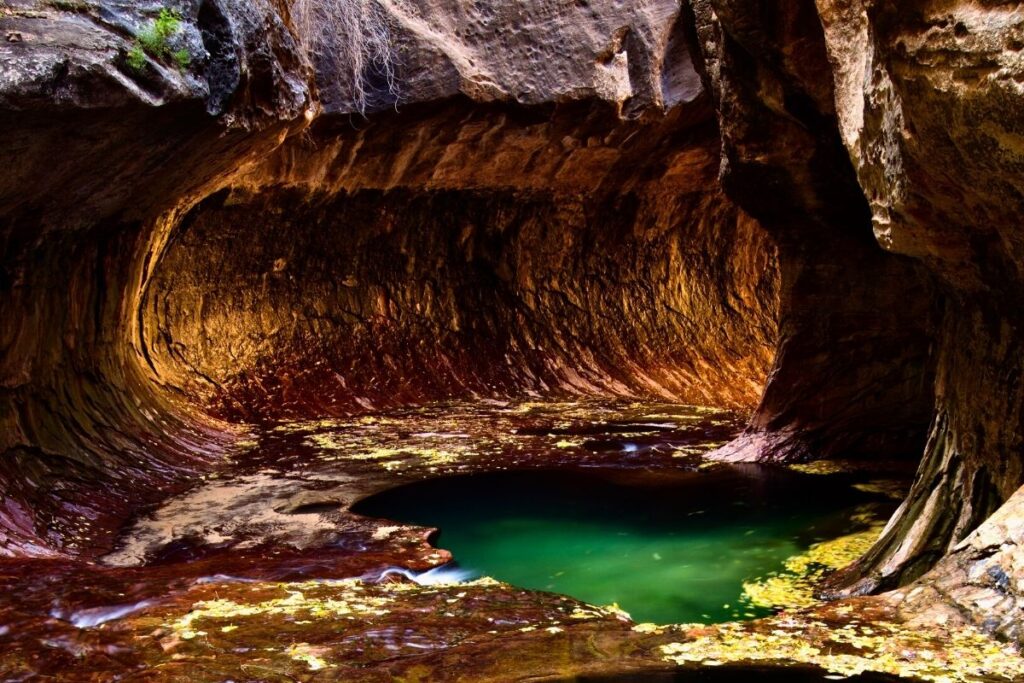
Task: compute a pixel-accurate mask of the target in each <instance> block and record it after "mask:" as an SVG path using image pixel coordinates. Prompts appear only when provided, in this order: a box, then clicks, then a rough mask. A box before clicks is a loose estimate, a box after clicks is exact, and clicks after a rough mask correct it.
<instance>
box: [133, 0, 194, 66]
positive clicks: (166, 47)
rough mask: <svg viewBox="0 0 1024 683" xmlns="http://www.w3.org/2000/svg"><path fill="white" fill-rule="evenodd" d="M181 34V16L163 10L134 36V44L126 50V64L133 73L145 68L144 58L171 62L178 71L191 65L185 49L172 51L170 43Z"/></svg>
mask: <svg viewBox="0 0 1024 683" xmlns="http://www.w3.org/2000/svg"><path fill="white" fill-rule="evenodd" d="M180 32H181V15H180V14H179V13H178V11H177V10H172V9H168V8H166V7H165V8H163V9H161V10H160V14H159V15H157V18H156V19H154V20H153V21H151V22H150V23H149V25H147V26H146V27H145V28H143V29H142V30H141V31H139V32H138V33H137V34H136V35H135V42H134V43H133V44H132V47H131V48H130V49H129V50H128V55H127V63H128V66H129V67H131V68H132V69H133V70H135V71H142V69H143V68H145V66H146V57H147V56H148V57H152V58H153V59H158V60H163V61H169V60H170V61H173V62H174V64H175V65H176V66H177V67H178V68H179V69H185V68H186V67H187V66H188V65H189V64H191V63H192V55H191V53H189V51H188V49H187V48H180V49H178V50H174V49H173V48H172V46H171V41H172V40H173V38H174V37H175V36H177V35H178V34H179V33H180Z"/></svg>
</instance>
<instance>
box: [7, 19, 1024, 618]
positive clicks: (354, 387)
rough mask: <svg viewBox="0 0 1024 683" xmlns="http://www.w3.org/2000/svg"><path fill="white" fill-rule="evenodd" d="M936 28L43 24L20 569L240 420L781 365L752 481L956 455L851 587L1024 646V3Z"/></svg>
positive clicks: (27, 255)
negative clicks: (1023, 563) (807, 462)
mask: <svg viewBox="0 0 1024 683" xmlns="http://www.w3.org/2000/svg"><path fill="white" fill-rule="evenodd" d="M898 4H899V6H898V7H897V6H895V4H894V3H882V2H872V1H870V0H834V1H831V0H818V1H817V2H812V0H796V1H794V2H791V3H786V4H785V5H784V6H783V5H780V4H778V3H766V2H761V1H760V0H693V1H692V2H685V3H682V6H680V5H679V4H678V3H677V2H675V0H671V1H670V0H644V1H641V2H634V3H621V2H615V1H613V0H590V1H588V2H577V3H563V2H553V1H550V0H535V1H533V2H530V3H498V2H477V3H461V2H459V3H456V2H441V1H440V0H405V1H401V2H400V1H398V0H379V1H377V2H370V1H369V0H367V1H365V2H353V3H310V2H304V1H302V0H296V2H284V1H283V0H275V1H273V2H270V1H269V0H259V1H256V2H250V1H246V2H242V1H241V0H203V1H201V2H196V1H193V0H180V1H178V0H176V1H175V2H171V3H167V4H158V3H155V2H146V3H136V2H121V1H120V0H95V1H94V2H85V3H82V4H81V5H78V4H74V5H71V4H69V5H64V4H63V3H49V4H38V5H37V4H36V3H35V2H33V1H32V0H12V1H10V2H8V3H6V4H5V5H4V6H3V9H2V10H0V12H2V14H0V33H2V34H3V35H4V36H5V40H4V42H2V43H0V58H2V60H3V67H4V68H3V70H2V72H0V130H3V131H4V135H5V141H6V144H4V145H2V146H0V161H2V163H3V167H4V169H5V173H4V174H3V175H2V177H0V244H2V247H3V248H2V258H0V287H2V290H3V296H2V297H0V319H2V320H4V321H5V325H3V326H2V328H0V349H2V350H3V351H2V354H0V427H2V431H0V433H2V439H3V440H2V442H0V447H2V449H3V459H2V460H0V490H2V491H3V494H4V495H3V498H2V502H0V533H2V534H3V536H2V538H0V545H2V547H3V552H4V553H6V554H14V555H25V554H33V555H47V554H49V555H53V554H70V555H79V554H83V555H86V556H89V555H90V554H94V553H96V552H99V551H100V550H102V549H103V548H104V547H105V546H107V545H109V539H110V534H111V533H112V532H113V530H114V529H115V528H116V527H117V525H118V523H119V522H120V520H122V519H123V518H124V516H125V515H127V514H128V513H129V512H130V511H131V510H132V509H133V508H135V507H137V506H138V505H140V504H142V503H144V502H147V501H150V500H155V499H157V498H160V497H163V496H165V495H166V494H167V493H168V492H169V491H170V490H172V489H173V488H175V487H180V486H182V485H184V483H185V482H187V481H188V479H189V477H190V476H191V475H194V474H195V473H196V472H197V471H199V470H202V469H203V468H204V467H207V466H208V465H209V463H210V462H211V461H213V460H214V459H216V458H217V457H218V455H219V454H221V453H222V452H223V451H224V449H225V448H226V446H227V444H230V443H231V442H232V441H233V440H235V438H236V435H237V434H238V433H239V431H240V428H239V427H238V426H232V424H231V423H230V421H236V422H241V421H251V420H260V419H273V418H279V417H295V416H300V415H304V416H316V415H319V414H323V413H344V412H351V411H356V410H368V409H372V408H376V407H383V406H392V405H396V404H402V403H410V402H419V401H425V400H430V399H435V398H447V397H453V396H461V397H504V396H510V395H516V394H531V393H534V394H556V395H558V394H600V395H620V396H640V395H646V396H651V395H653V396H659V397H662V398H668V399H677V400H685V401H699V402H707V403H715V404H719V405H725V406H733V407H740V406H751V405H753V404H754V402H755V400H757V397H758V394H759V393H761V391H760V387H761V386H762V385H763V384H765V377H766V375H767V384H766V386H765V388H764V391H763V394H762V395H761V396H760V399H759V400H760V402H759V404H758V407H757V409H756V411H755V413H754V416H753V418H752V420H751V422H750V425H749V428H748V429H747V431H746V433H745V434H744V435H743V436H742V437H740V439H739V440H737V441H736V442H734V443H732V444H730V445H729V446H727V447H725V448H723V449H722V450H721V451H720V452H719V453H718V456H719V457H722V458H727V459H734V460H742V459H757V460H774V461H786V460H804V459H812V458H821V457H853V456H859V457H877V456H894V455H902V456H907V455H911V456H913V455H916V454H919V453H922V452H923V458H922V462H921V468H920V471H919V473H918V479H917V482H916V483H915V485H914V487H913V489H912V490H911V493H910V495H909V497H908V499H907V501H906V502H905V504H904V505H903V507H902V508H901V509H900V511H899V512H898V513H897V514H896V516H895V517H894V519H893V521H892V522H891V523H890V525H889V526H888V528H887V529H886V531H885V532H884V533H883V535H882V538H881V539H880V541H879V542H878V544H877V545H876V546H875V548H874V549H873V550H872V551H870V552H869V553H868V555H867V556H866V557H865V558H863V559H862V560H861V561H860V562H859V563H857V564H855V565H854V566H853V567H851V568H850V569H848V570H847V571H845V572H842V573H840V574H837V575H836V576H835V577H834V579H833V586H832V593H833V594H837V595H838V594H846V593H861V592H870V591H875V590H880V589H887V588H893V587H897V586H901V585H906V584H908V583H911V582H913V581H914V580H915V579H919V578H920V577H922V575H924V578H923V579H921V580H922V581H924V582H925V584H927V586H930V587H932V588H934V589H935V590H936V591H938V592H939V594H940V595H941V596H942V597H943V599H944V600H945V601H946V603H947V604H948V605H949V606H950V607H951V613H955V614H958V615H961V617H964V618H966V619H968V620H973V621H975V622H976V623H977V624H979V625H981V626H983V627H984V628H987V629H989V630H992V631H996V632H999V633H1000V634H1002V635H1003V636H1005V637H1010V638H1019V633H1018V631H1016V630H1014V629H1012V628H1009V627H1007V626H1006V624H1008V623H1009V624H1012V623H1014V617H1013V615H1014V611H1013V610H1015V609H1017V607H1016V605H1017V604H1018V603H1017V601H1018V596H1019V595H1020V591H1019V580H1018V578H1019V576H1020V574H1021V570H1020V568H1019V566H1017V565H1019V562H1018V561H1017V559H1016V558H1017V554H1018V553H1017V552H1016V550H1015V549H1016V543H1015V540H1014V539H1016V537H1017V536H1018V535H1019V534H1017V532H1016V531H1014V530H1013V528H1012V525H1008V524H1006V523H1004V522H1005V521H1006V519H1007V518H1013V517H1014V515H1013V514H1012V510H1013V509H1014V508H1009V510H1010V512H1007V510H1008V508H1004V509H1003V511H1002V512H1001V513H999V514H1000V515H1002V516H1001V517H996V518H995V519H994V520H993V521H992V522H991V524H990V525H987V526H982V527H981V529H980V530H979V531H978V532H977V534H976V535H975V536H971V537H969V534H971V532H972V531H974V530H976V529H978V527H979V525H980V524H981V523H982V522H983V521H984V520H985V519H986V518H987V517H989V515H990V514H991V513H992V512H993V511H995V510H996V509H997V508H999V507H1000V506H1001V505H1003V504H1004V503H1005V502H1006V501H1007V500H1009V499H1010V497H1011V495H1013V493H1014V491H1015V490H1016V489H1017V488H1018V487H1019V486H1020V485H1021V483H1022V480H1024V461H1022V458H1021V453H1022V450H1021V447H1022V444H1021V434H1022V433H1024V429H1022V428H1024V425H1022V423H1021V420H1022V412H1021V401H1022V396H1024V392H1022V391H1021V387H1020V379H1019V378H1020V374H1021V372H1020V371H1021V357H1022V356H1021V352H1020V351H1021V333H1020V327H1021V326H1020V323H1021V320H1020V316H1021V314H1020V311H1019V302H1020V301H1021V300H1022V297H1021V295H1022V293H1024V292H1022V289H1024V288H1022V284H1024V281H1022V270H1024V238H1022V237H1021V232H1020V230H1018V229H1017V227H1016V226H1017V222H1016V218H1017V217H1018V216H1020V215H1021V213H1022V209H1024V206H1022V204H1024V194H1022V191H1021V187H1022V186H1024V177H1022V174H1024V170H1022V169H1024V166H1022V165H1021V155H1022V153H1024V152H1022V143H1021V140H1024V131H1022V130H1021V127H1022V125H1024V124H1022V121H1024V119H1022V118H1021V116H1020V114H1019V111H1020V103H1021V99H1022V96H1024V92H1022V86H1021V82H1022V80H1024V78H1022V76H1021V74H1022V73H1024V68H1022V66H1024V65H1022V57H1021V54H1022V49H1021V46H1022V45H1024V33H1022V26H1024V15H1022V13H1021V11H1020V9H1019V7H1017V5H1016V3H1002V2H986V3H975V2H967V1H966V0H941V1H940V0H912V1H908V2H902V3H898ZM61 8H62V9H61ZM161 8H170V9H173V10H175V11H176V12H177V13H178V16H179V17H180V26H178V27H176V29H175V30H174V31H173V35H172V36H171V37H170V39H169V43H168V45H167V49H166V50H164V52H163V53H161V52H159V51H157V52H154V51H153V50H152V49H150V51H149V52H148V53H146V52H143V54H142V58H141V59H142V64H141V66H140V65H139V64H137V63H134V62H136V61H138V60H137V58H138V50H139V48H140V45H138V44H136V39H135V38H134V36H135V35H136V34H137V33H138V32H139V31H140V30H142V29H144V28H145V27H146V26H148V25H149V23H150V22H152V21H153V18H154V17H155V16H156V14H157V12H158V11H159V10H160V9H161ZM133 50H134V54H135V58H132V57H131V55H132V54H133ZM171 50H173V51H174V52H171ZM175 53H177V54H178V55H182V54H184V55H185V56H186V57H188V60H187V61H188V62H189V63H188V65H187V66H183V65H181V64H178V65H176V64H175V59H174V58H172V55H173V54H175ZM363 114H365V115H366V116H365V117H364V116H363ZM716 152H719V153H720V157H721V163H720V168H719V179H720V180H719V179H716V177H715V169H716V166H719V159H718V158H717V157H718V156H719V154H716ZM773 356H774V360H773V361H772V357H773ZM769 366H770V374H769ZM224 418H227V421H226V420H224ZM929 421H930V422H931V426H930V428H929V427H928V424H929ZM965 538H972V539H975V540H968V541H964V539H965ZM979 539H980V540H979ZM992 539H996V540H992ZM1000 539H1001V540H1000ZM961 542H964V543H966V544H967V545H958V544H959V543H961ZM997 542H998V543H1001V544H1002V546H1005V547H1002V546H1001V547H1000V548H999V549H998V550H994V548H995V544H996V543H997ZM86 546H87V547H86ZM990 550H991V552H989V551H990ZM951 552H952V554H950V553H951ZM986 553H988V554H986ZM947 555H948V556H947ZM943 556H947V557H946V559H945V560H942V562H941V563H940V564H939V566H938V567H937V568H936V569H935V570H934V571H935V573H933V574H925V572H927V571H928V570H929V569H930V568H931V567H933V565H935V564H936V562H938V561H939V560H940V558H942V557H943ZM991 558H995V559H991ZM993 563H994V564H993ZM979 567H980V568H981V569H979ZM922 585H924V584H922ZM960 589H962V590H960ZM979 591H980V592H979ZM985 591H994V592H995V594H996V595H997V597H993V595H989V594H985ZM915 595H920V593H916V594H915V593H914V592H912V591H911V592H910V593H907V597H906V601H905V607H906V609H907V610H908V611H909V612H914V610H915V609H917V608H915V606H914V605H915V602H914V601H915V597H914V596H915ZM972 596H977V597H978V599H975V598H974V597H972ZM998 596H1002V597H998ZM1018 611H1019V610H1018ZM987 613H993V614H994V615H995V616H994V618H993V619H991V620H988V619H987V617H986V614H987ZM1006 615H1010V616H1006Z"/></svg>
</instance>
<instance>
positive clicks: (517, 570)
mask: <svg viewBox="0 0 1024 683" xmlns="http://www.w3.org/2000/svg"><path fill="white" fill-rule="evenodd" d="M878 500H879V499H878V498H877V497H873V496H871V495H870V494H866V493H863V492H861V491H858V490H855V489H853V488H852V487H851V486H850V482H849V481H848V480H846V479H844V478H843V477H821V476H811V475H804V474H798V473H795V472H791V471H789V470H785V469H778V468H768V467H760V466H722V467H719V468H715V469H713V470H711V471H708V472H690V473H680V474H666V473H665V472H658V473H656V474H651V473H645V472H637V471H630V472H624V471H608V470H573V471H565V470H561V471H551V470H540V471H536V470H535V471H505V472H496V473H487V474H472V475H463V476H452V477H442V478H436V479H429V480H426V481H421V482H418V483H414V484H409V485H406V486H402V487H399V488H396V489H392V490H389V491H386V492H384V493H381V494H378V495H376V496H373V497H371V498H369V499H367V500H364V501H363V502H361V503H359V504H358V505H357V506H356V507H355V508H353V511H354V512H357V513H359V514H363V515H370V516H375V517H385V518H388V519H392V520H395V521H399V522H404V523H412V524H418V525H422V526H429V527H437V528H438V529H439V530H440V534H439V536H438V537H437V538H436V539H435V541H434V543H435V545H437V546H438V547H441V548H445V549H448V550H450V551H451V552H452V554H453V556H454V558H455V561H456V562H457V563H458V564H459V566H460V567H461V568H463V569H466V570H469V571H471V572H472V573H474V574H477V575H486V576H492V577H494V578H496V579H499V580H501V581H505V582H508V583H511V584H514V585H516V586H520V587H523V588H532V589H539V590H546V591H553V592H557V593H562V594H566V595H570V596H573V597H575V598H578V599H580V600H583V601H585V602H588V603H591V604H596V605H609V604H612V603H617V604H618V605H619V606H620V607H621V608H622V609H624V610H625V611H627V612H629V613H630V615H631V616H632V617H633V619H634V620H636V621H652V622H657V623H673V622H674V623H679V622H695V621H701V622H717V621H729V620H733V619H737V618H739V619H743V618H754V617H758V616H763V615H766V614H768V613H770V610H768V609H765V608H759V607H754V606H753V605H751V604H750V603H749V601H747V600H745V599H744V597H743V583H744V582H745V581H751V580H756V579H759V578H763V577H766V576H768V575H770V574H772V573H773V572H776V571H779V570H780V569H782V566H783V563H784V561H785V560H786V559H787V558H789V557H791V556H793V555H796V554H799V553H801V552H802V551H805V550H806V549H807V548H808V547H809V546H811V545H812V544H813V543H816V542H819V541H823V540H827V539H832V538H836V537H838V536H841V535H843V534H846V533H849V532H850V531H852V530H855V528H854V527H855V526H856V523H855V522H853V521H852V518H853V516H854V514H855V512H856V511H858V510H860V511H863V509H864V508H863V506H864V505H865V504H866V503H870V502H872V501H875V502H876V503H877V501H878ZM884 505H885V504H884V503H877V504H876V505H875V506H873V507H876V508H877V507H878V506H882V507H884Z"/></svg>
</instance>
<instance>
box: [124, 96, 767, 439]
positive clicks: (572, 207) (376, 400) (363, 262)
mask: <svg viewBox="0 0 1024 683" xmlns="http://www.w3.org/2000/svg"><path fill="white" fill-rule="evenodd" d="M396 128H397V129H399V130H401V131H402V132H401V133H400V134H398V135H397V136H396V133H395V130H396ZM430 131H439V132H438V134H437V135H435V136H434V137H433V139H432V140H431V141H430V142H419V141H421V140H423V139H424V138H425V136H428V135H430ZM341 134H342V135H343V136H345V137H341V138H334V139H332V140H331V142H330V143H329V144H331V145H332V147H331V149H330V150H329V151H324V150H322V149H320V148H318V147H317V146H315V145H313V144H307V145H303V144H301V143H299V144H296V145H295V147H294V148H289V149H286V150H283V151H282V153H281V154H282V156H284V155H288V157H289V160H290V162H291V168H292V169H302V170H303V171H304V172H305V173H306V174H308V175H307V176H306V177H302V178H300V179H298V180H296V179H295V178H294V176H293V175H292V173H287V174H286V176H287V179H288V182H287V184H281V183H277V184H272V185H270V186H266V187H264V186H262V185H260V184H256V183H260V182H262V181H264V180H266V179H268V178H271V179H273V178H274V176H272V175H264V174H265V173H269V172H268V171H266V170H265V169H260V170H259V171H257V172H254V173H253V174H252V176H250V177H249V178H247V179H246V181H244V182H243V183H242V184H241V186H240V187H237V188H230V189H226V190H224V191H222V192H221V193H218V194H217V195H215V196H213V197H211V198H209V199H207V200H205V201H204V202H202V203H201V204H199V205H198V206H197V207H196V208H195V209H193V210H192V212H191V213H189V214H188V215H187V216H186V217H184V219H183V220H182V223H181V227H180V229H179V230H178V231H176V233H175V237H174V239H173V241H172V243H171V245H170V247H169V248H168V250H167V252H166V254H165V256H164V258H163V260H162V262H161V264H160V266H159V267H158V268H157V269H156V273H155V276H154V279H153V281H152V282H151V283H150V286H149V289H148V290H147V293H146V301H145V303H144V306H143V310H144V316H145V317H144V321H145V328H144V333H145V341H146V343H147V344H148V348H149V356H150V358H151V359H152V360H153V362H154V363H155V364H156V367H157V369H158V371H159V372H160V376H161V379H162V381H171V380H172V379H173V381H175V382H176V383H177V384H179V385H180V386H183V387H185V388H187V390H188V393H189V394H190V395H192V396H198V397H205V398H206V399H207V400H208V401H212V402H213V405H214V406H215V407H214V410H215V412H216V413H217V414H219V415H223V416H226V417H230V418H233V419H257V418H269V417H282V416H283V417H298V416H303V415H307V416H308V415H313V414H316V413H317V412H321V411H322V412H326V413H331V412H335V413H336V412H339V411H352V410H366V409H371V408H381V407H390V406H395V405H398V404H407V403H411V402H420V401H426V400H436V399H444V398H465V397H469V396H478V397H480V396H482V397H492V398H501V397H511V396H517V395H524V394H525V395H534V396H559V395H563V396H565V395H618V396H660V397H663V398H669V399H673V400H680V401H685V402H690V403H697V404H702V405H704V404H714V405H723V406H731V407H742V406H750V405H752V404H753V403H754V402H755V401H756V400H757V398H758V396H759V394H760V391H761V388H762V385H763V378H764V376H765V371H766V368H767V367H768V365H769V364H770V362H771V354H772V347H773V344H774V337H775V320H774V318H775V297H776V286H777V278H776V273H775V263H774V247H773V245H771V244H770V243H769V241H768V240H767V238H766V237H765V236H764V234H763V232H762V231H761V230H760V228H759V227H758V226H757V225H756V224H755V223H754V222H753V221H752V220H751V219H749V218H748V217H746V216H745V215H744V214H742V213H741V212H740V211H738V210H737V209H736V208H735V207H734V206H733V205H732V204H731V203H729V202H728V201H727V200H726V199H725V198H724V197H723V196H722V195H721V193H720V192H719V191H718V190H717V189H716V188H717V183H716V181H715V166H716V164H715V158H716V148H715V144H714V140H713V138H712V137H711V134H713V130H712V129H710V128H708V127H707V126H706V125H702V126H700V127H698V128H694V127H693V126H692V124H691V123H690V122H688V121H686V120H685V119H683V120H681V119H680V117H678V116H676V115H673V116H672V117H670V118H669V119H667V120H664V121H663V122H662V123H660V124H659V125H658V126H646V125H643V124H630V123H624V122H621V121H619V120H618V119H617V117H616V116H615V114H614V112H611V111H608V110H604V111H601V110H597V111H594V110H591V109H587V108H584V109H578V108H577V109H573V110H571V111H567V112H563V111H554V112H548V111H544V112H531V111H519V112H515V111H513V112H510V113H507V112H504V111H501V110H491V111H484V112H474V111H471V110H469V109H468V108H467V106H466V105H465V104H463V103H458V104H454V105H452V106H449V107H446V108H445V109H443V110H442V111H441V112H440V113H437V114H432V115H431V116H430V117H429V118H427V119H426V120H417V119H416V118H413V117H411V116H402V115H397V116H393V117H389V118H388V119H386V120H384V121H380V122H374V123H371V124H369V127H368V128H367V129H366V130H364V131H361V132H359V133H353V132H351V131H348V132H346V131H345V130H344V129H342V131H341ZM673 135H676V136H678V139H679V142H680V143H681V144H680V147H679V148H675V147H668V148H667V149H665V148H664V147H663V145H662V143H663V141H664V140H665V138H666V137H672V136H673ZM395 137H398V140H397V143H398V144H397V145H395V148H394V149H393V150H391V149H388V148H387V145H388V144H389V141H391V140H394V138H395ZM588 140H590V142H589V143H588ZM392 144H393V143H392ZM414 144H418V146H416V147H414V148H413V149H409V148H408V147H407V146H406V145H410V146H412V145H414ZM382 147H384V149H385V150H387V152H389V153H382V152H381V148H382ZM509 148H512V151H507V150H508V149H509ZM353 154H354V155H355V158H352V156H351V155H353ZM296 155H305V156H306V157H307V158H305V159H303V160H301V161H297V160H296V159H295V156H296ZM503 155H504V156H510V157H512V158H511V159H503V158H502V157H503ZM527 157H529V158H532V159H534V161H533V162H532V164H531V162H529V161H524V160H525V159H526V158H527ZM524 163H525V164H527V165H531V166H532V168H531V170H530V172H529V173H523V172H522V171H517V170H516V168H517V167H520V165H521V164H524ZM342 164H344V168H339V166H341V165H342ZM271 165H273V164H271ZM495 165H497V166H504V167H505V169H504V172H503V173H496V172H495V170H494V168H493V166H495ZM405 169H410V170H405ZM314 171H315V172H314ZM325 176H326V177H327V178H328V180H323V179H324V177H325ZM248 182H252V183H254V184H253V185H249V184H248ZM275 182H276V181H275Z"/></svg>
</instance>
